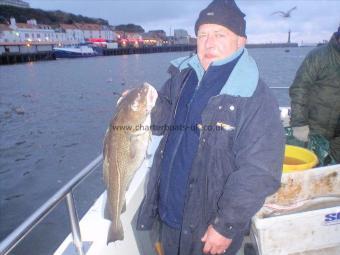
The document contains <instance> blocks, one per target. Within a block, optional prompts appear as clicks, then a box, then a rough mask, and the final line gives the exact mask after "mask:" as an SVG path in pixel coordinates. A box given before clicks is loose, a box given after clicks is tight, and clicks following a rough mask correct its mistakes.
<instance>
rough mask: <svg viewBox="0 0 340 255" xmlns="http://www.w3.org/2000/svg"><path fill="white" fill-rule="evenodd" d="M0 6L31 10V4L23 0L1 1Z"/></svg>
mask: <svg viewBox="0 0 340 255" xmlns="http://www.w3.org/2000/svg"><path fill="white" fill-rule="evenodd" d="M0 5H8V6H15V7H20V8H30V5H29V3H27V2H24V1H22V0H0Z"/></svg>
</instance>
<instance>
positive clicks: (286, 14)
mask: <svg viewBox="0 0 340 255" xmlns="http://www.w3.org/2000/svg"><path fill="white" fill-rule="evenodd" d="M296 8H297V7H296V6H294V7H293V8H291V9H290V10H288V11H286V12H283V11H277V12H273V13H272V14H271V15H274V14H279V15H281V16H282V17H283V18H289V17H290V13H291V12H292V11H294V10H295V9H296Z"/></svg>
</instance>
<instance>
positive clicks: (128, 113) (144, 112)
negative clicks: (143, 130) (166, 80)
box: [117, 82, 158, 124]
mask: <svg viewBox="0 0 340 255" xmlns="http://www.w3.org/2000/svg"><path fill="white" fill-rule="evenodd" d="M157 97H158V93H157V90H156V89H155V88H154V87H153V86H152V85H150V84H149V83H147V82H145V83H144V84H143V85H142V86H140V87H137V88H135V89H132V90H130V91H128V92H127V93H125V94H124V95H123V96H122V97H121V98H120V99H119V100H118V102H117V104H118V108H120V109H121V110H122V114H121V115H122V116H123V117H124V119H126V120H128V122H133V123H138V124H141V123H143V121H144V120H145V118H146V117H147V116H148V115H150V112H151V110H152V108H153V107H154V106H155V104H156V100H157ZM141 121H142V122H141Z"/></svg>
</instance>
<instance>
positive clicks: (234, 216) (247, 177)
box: [137, 0, 285, 255]
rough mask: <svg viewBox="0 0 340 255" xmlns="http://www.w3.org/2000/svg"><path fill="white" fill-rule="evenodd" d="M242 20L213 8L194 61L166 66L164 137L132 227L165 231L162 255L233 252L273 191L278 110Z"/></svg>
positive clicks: (160, 108) (278, 158) (280, 139)
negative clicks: (252, 53)
mask: <svg viewBox="0 0 340 255" xmlns="http://www.w3.org/2000/svg"><path fill="white" fill-rule="evenodd" d="M244 16H245V15H244V14H243V13H242V12H241V11H240V10H239V8H238V7H237V5H236V4H235V2H234V1H227V0H215V1H213V2H212V3H211V4H210V5H208V7H207V8H206V9H204V10H202V11H201V13H200V15H199V17H198V20H197V21H196V25H195V32H196V34H197V54H196V55H193V56H189V57H185V58H180V59H177V60H174V61H172V63H171V65H170V68H169V72H170V74H171V78H170V79H169V80H168V81H167V82H166V83H165V85H164V86H163V87H162V89H161V90H160V91H159V98H158V100H157V103H156V107H155V108H154V112H153V113H152V123H153V125H154V126H153V127H154V129H153V133H154V134H156V135H163V139H162V140H161V142H160V145H159V147H158V149H157V151H156V154H155V157H154V162H153V165H152V168H151V171H150V179H149V182H148V186H147V191H146V195H145V198H144V200H143V202H142V204H141V207H140V211H139V217H138V220H137V229H139V230H149V229H151V228H152V226H153V223H154V222H155V220H160V222H161V225H162V231H161V241H162V245H163V249H164V252H165V254H166V255H177V254H180V255H189V254H192V255H198V254H203V253H204V254H223V253H224V254H236V252H237V251H238V250H239V248H240V246H241V244H242V240H243V236H244V235H245V233H246V232H247V231H248V228H249V223H250V219H251V217H252V216H253V215H254V214H255V213H256V212H257V211H258V210H259V209H260V208H261V206H262V205H263V203H264V200H265V198H266V197H267V196H268V195H270V194H272V193H274V192H275V191H276V190H277V189H278V188H279V186H280V178H281V169H282V160H283V154H284V143H285V139H284V132H283V127H282V125H281V122H280V114H279V108H278V105H277V102H276V100H275V99H274V97H273V95H272V94H271V92H270V90H269V88H268V87H267V86H266V85H265V84H264V83H263V81H262V80H261V79H260V78H259V73H258V69H257V66H256V63H255V61H254V60H253V59H252V58H251V57H250V56H249V54H248V51H247V50H246V49H245V48H244V46H245V42H246V34H245V26H246V22H245V20H244Z"/></svg>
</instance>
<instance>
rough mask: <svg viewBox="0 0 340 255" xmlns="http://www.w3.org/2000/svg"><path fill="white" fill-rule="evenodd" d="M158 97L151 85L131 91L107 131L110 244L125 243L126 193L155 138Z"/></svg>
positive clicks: (105, 170)
mask: <svg viewBox="0 0 340 255" xmlns="http://www.w3.org/2000/svg"><path fill="white" fill-rule="evenodd" d="M157 96H158V95H157V91H156V89H155V88H154V87H152V86H151V85H150V84H148V83H144V84H143V86H141V87H138V88H135V89H133V90H131V91H129V92H128V93H127V94H126V95H124V96H123V97H121V98H120V99H119V100H118V103H117V109H116V113H115V115H114V117H113V119H112V121H111V123H110V126H109V128H108V129H107V131H106V134H105V139H104V150H103V157H104V161H103V176H104V182H105V185H106V190H107V201H106V208H105V213H104V214H105V215H104V217H105V218H107V219H109V220H110V221H111V225H110V228H109V232H108V236H107V243H110V242H114V241H116V240H123V239H124V230H123V226H122V222H121V220H120V214H121V212H122V209H123V207H124V205H125V192H126V190H127V188H128V186H129V184H130V182H131V180H132V178H133V176H134V174H135V172H136V170H137V169H138V168H139V167H140V166H141V164H142V163H143V161H144V159H145V156H146V152H147V147H148V144H149V141H150V138H151V130H150V124H151V117H150V112H151V110H152V108H153V107H154V105H155V103H156V99H157ZM141 127H142V128H141Z"/></svg>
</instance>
